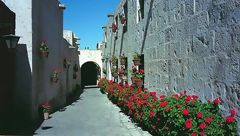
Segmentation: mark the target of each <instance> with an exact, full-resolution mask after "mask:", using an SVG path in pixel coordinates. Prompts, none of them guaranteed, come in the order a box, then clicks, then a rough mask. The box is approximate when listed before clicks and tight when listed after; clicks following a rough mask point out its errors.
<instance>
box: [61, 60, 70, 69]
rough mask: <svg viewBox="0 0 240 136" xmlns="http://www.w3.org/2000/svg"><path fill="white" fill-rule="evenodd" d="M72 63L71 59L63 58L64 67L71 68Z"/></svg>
mask: <svg viewBox="0 0 240 136" xmlns="http://www.w3.org/2000/svg"><path fill="white" fill-rule="evenodd" d="M70 65H71V62H70V61H69V60H67V59H66V58H65V59H64V60H63V66H64V68H67V69H68V68H69V67H70Z"/></svg>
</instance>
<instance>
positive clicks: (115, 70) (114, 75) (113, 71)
mask: <svg viewBox="0 0 240 136" xmlns="http://www.w3.org/2000/svg"><path fill="white" fill-rule="evenodd" d="M111 73H112V76H113V77H118V73H117V68H115V67H112V69H111Z"/></svg>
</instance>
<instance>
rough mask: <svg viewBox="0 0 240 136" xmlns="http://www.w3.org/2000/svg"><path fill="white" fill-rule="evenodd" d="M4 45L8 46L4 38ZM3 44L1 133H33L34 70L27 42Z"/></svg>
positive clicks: (0, 103)
mask: <svg viewBox="0 0 240 136" xmlns="http://www.w3.org/2000/svg"><path fill="white" fill-rule="evenodd" d="M1 45H4V43H3V41H1ZM4 47H6V46H1V49H0V54H1V57H0V58H1V59H2V61H1V62H2V64H3V65H1V70H0V72H1V84H2V86H1V89H0V90H1V92H0V96H1V98H0V100H1V102H0V106H1V108H0V109H1V111H0V120H1V123H0V134H32V133H33V130H34V128H33V126H32V121H31V81H32V76H31V69H30V65H29V60H28V55H27V48H26V45H18V47H17V49H16V50H15V51H10V50H8V49H6V48H4Z"/></svg>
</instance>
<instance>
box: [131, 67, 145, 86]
mask: <svg viewBox="0 0 240 136" xmlns="http://www.w3.org/2000/svg"><path fill="white" fill-rule="evenodd" d="M131 73H132V77H131V80H132V83H133V84H135V85H136V86H137V87H141V86H142V85H143V78H144V70H143V69H140V70H137V68H136V67H135V66H133V67H132V71H131Z"/></svg>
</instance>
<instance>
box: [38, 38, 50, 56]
mask: <svg viewBox="0 0 240 136" xmlns="http://www.w3.org/2000/svg"><path fill="white" fill-rule="evenodd" d="M39 54H40V56H41V57H46V58H47V57H48V54H49V51H48V46H47V44H46V42H45V41H43V42H41V44H40V47H39Z"/></svg>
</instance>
